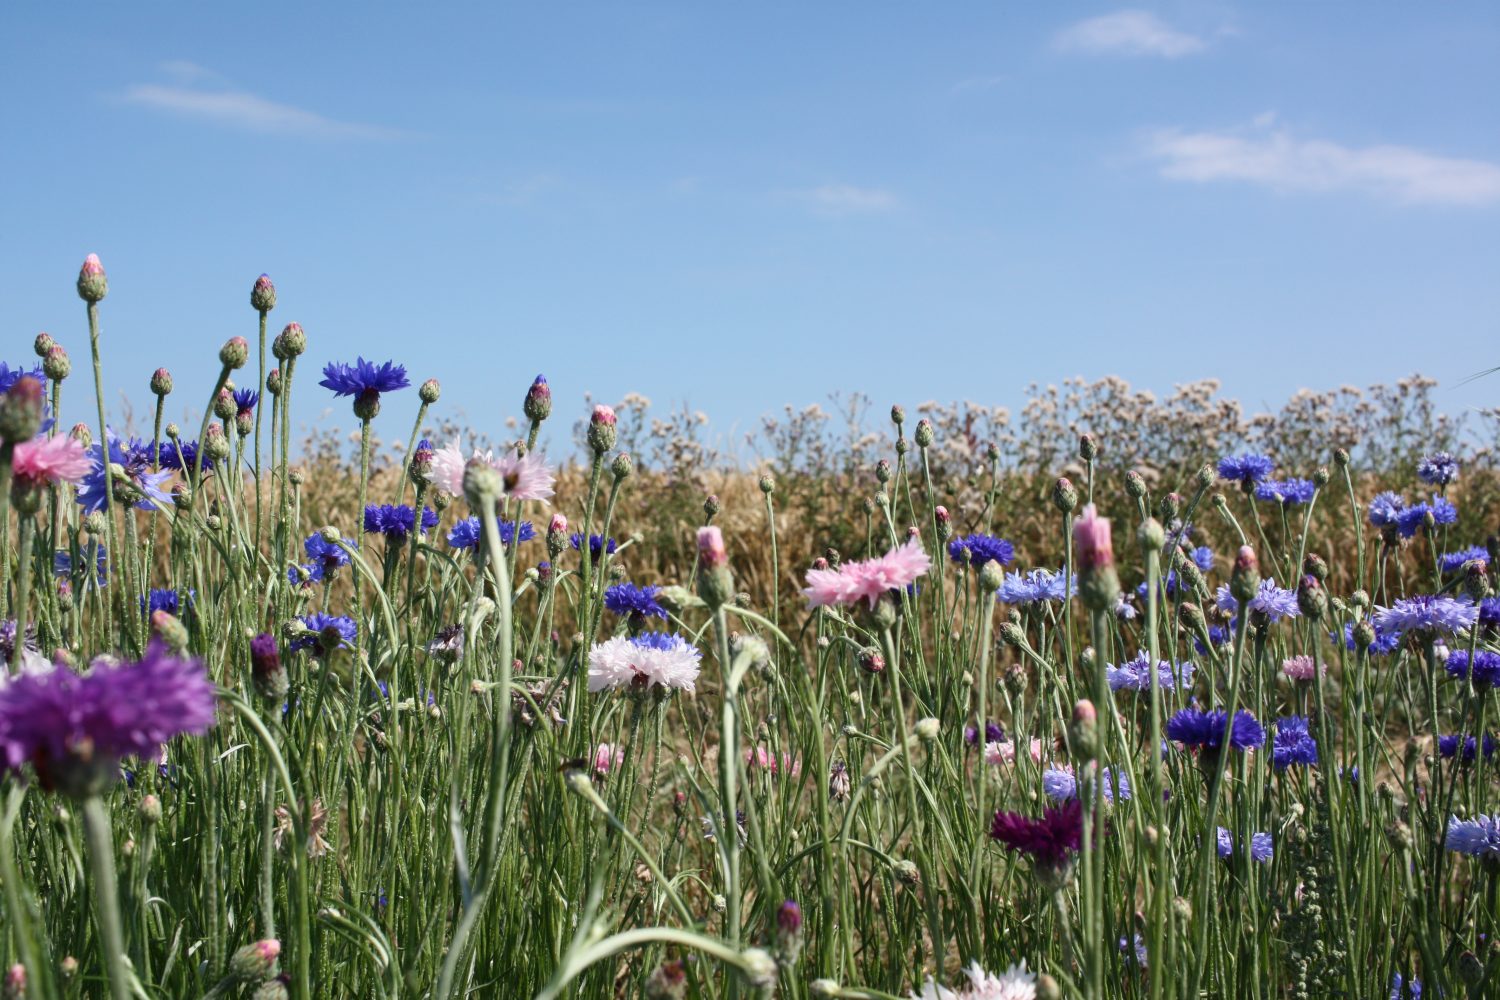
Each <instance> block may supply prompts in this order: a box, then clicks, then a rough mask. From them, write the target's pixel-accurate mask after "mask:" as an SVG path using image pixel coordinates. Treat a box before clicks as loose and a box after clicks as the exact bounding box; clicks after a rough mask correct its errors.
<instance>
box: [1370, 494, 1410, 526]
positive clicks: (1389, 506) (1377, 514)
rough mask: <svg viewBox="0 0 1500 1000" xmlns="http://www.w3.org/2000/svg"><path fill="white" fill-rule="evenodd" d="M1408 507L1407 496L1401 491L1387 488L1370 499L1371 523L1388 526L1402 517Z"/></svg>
mask: <svg viewBox="0 0 1500 1000" xmlns="http://www.w3.org/2000/svg"><path fill="white" fill-rule="evenodd" d="M1405 509H1406V498H1405V497H1404V496H1402V495H1401V494H1399V493H1392V492H1391V491H1389V490H1386V491H1385V492H1384V493H1377V494H1375V499H1373V500H1371V501H1370V524H1371V525H1373V526H1374V527H1377V528H1388V527H1390V526H1391V525H1393V524H1395V523H1397V522H1398V521H1399V520H1400V519H1401V512H1402V511H1403V510H1405Z"/></svg>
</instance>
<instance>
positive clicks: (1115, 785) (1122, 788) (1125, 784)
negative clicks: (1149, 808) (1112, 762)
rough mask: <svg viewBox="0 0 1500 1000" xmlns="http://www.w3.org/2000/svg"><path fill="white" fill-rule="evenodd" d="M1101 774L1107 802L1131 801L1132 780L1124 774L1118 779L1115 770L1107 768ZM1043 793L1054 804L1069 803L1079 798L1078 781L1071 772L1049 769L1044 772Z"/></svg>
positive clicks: (1055, 768) (1054, 768)
mask: <svg viewBox="0 0 1500 1000" xmlns="http://www.w3.org/2000/svg"><path fill="white" fill-rule="evenodd" d="M1100 774H1101V776H1102V777H1103V779H1104V780H1103V783H1102V785H1101V787H1102V788H1103V789H1104V798H1105V801H1107V802H1129V801H1130V779H1129V778H1127V777H1126V776H1125V775H1124V773H1123V772H1122V773H1121V774H1120V775H1119V776H1118V777H1116V775H1115V774H1114V769H1113V768H1109V767H1106V768H1104V769H1103V770H1102V771H1101V772H1100ZM1042 791H1043V793H1045V794H1046V796H1047V798H1049V799H1051V800H1052V801H1054V802H1067V801H1068V800H1069V799H1075V798H1077V797H1078V779H1077V778H1076V777H1074V776H1073V773H1072V772H1071V771H1064V770H1063V769H1062V768H1058V767H1049V768H1047V770H1045V771H1043V772H1042Z"/></svg>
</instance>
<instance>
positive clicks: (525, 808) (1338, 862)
mask: <svg viewBox="0 0 1500 1000" xmlns="http://www.w3.org/2000/svg"><path fill="white" fill-rule="evenodd" d="M108 291H109V287H108V283H107V279H106V274H105V270H104V267H103V265H102V264H101V263H100V261H99V260H98V258H97V257H94V256H92V255H91V256H89V257H88V258H87V260H86V261H85V263H84V265H83V268H82V271H81V273H80V274H79V276H78V280H77V294H78V296H79V298H81V300H82V302H83V305H84V308H82V309H79V308H77V305H76V303H75V302H73V301H72V300H71V292H70V291H69V290H68V288H67V285H66V281H65V280H63V281H60V282H59V288H58V295H57V316H58V318H57V321H56V324H55V330H56V332H55V333H53V334H50V335H49V334H41V335H40V336H38V337H37V338H36V341H35V352H36V355H37V357H38V360H37V361H36V362H28V363H26V364H20V365H10V364H7V365H3V366H0V392H3V395H0V479H3V482H0V503H3V504H5V505H6V508H5V509H4V510H3V511H0V552H3V555H4V558H3V559H0V571H3V574H4V576H3V579H0V605H3V612H0V621H3V624H0V654H3V656H4V658H5V661H6V664H7V667H6V669H5V671H4V675H3V683H0V764H3V767H4V773H3V777H0V886H3V890H4V891H3V894H0V968H3V969H4V983H3V987H0V994H3V996H4V997H7V998H19V997H36V998H47V1000H52V998H59V997H70V998H71V997H109V998H111V1000H126V998H132V997H148V998H155V997H174V998H175V997H200V996H201V997H254V998H256V1000H275V998H282V997H296V998H312V997H320V998H322V997H330V998H331V997H382V998H396V997H411V998H432V1000H452V998H457V997H527V998H531V997H535V998H541V1000H549V998H557V997H588V998H604V997H648V998H655V1000H664V998H683V997H693V998H713V1000H734V998H751V997H770V996H785V997H794V998H809V997H829V998H832V997H843V998H867V1000H892V998H908V997H916V998H919V1000H940V998H941V1000H948V998H974V1000H1030V998H1055V997H1089V998H1094V997H1132V998H1151V1000H1161V998H1198V997H1256V998H1273V997H1350V998H1365V1000H1373V998H1381V1000H1384V998H1387V997H1389V998H1392V1000H1396V998H1414V997H1420V996H1424V995H1425V996H1428V997H1434V996H1441V997H1450V998H1451V997H1474V998H1477V997H1492V996H1497V995H1500V950H1497V948H1496V934H1497V933H1500V801H1497V797H1496V782H1497V779H1500V766H1497V765H1500V762H1496V761H1494V760H1493V755H1494V752H1495V750H1496V747H1497V743H1496V738H1495V735H1494V733H1495V731H1496V729H1497V728H1500V707H1497V706H1493V705H1491V702H1492V701H1493V700H1494V694H1493V693H1492V692H1493V691H1494V690H1495V688H1496V687H1497V686H1500V597H1497V596H1494V595H1495V588H1496V584H1497V574H1500V540H1497V538H1496V535H1495V534H1493V533H1492V532H1494V531H1495V530H1496V528H1495V524H1496V519H1497V517H1500V479H1497V476H1496V472H1495V468H1494V454H1495V452H1494V437H1495V435H1494V432H1493V430H1494V427H1495V426H1496V423H1497V422H1496V419H1495V417H1496V415H1495V413H1493V412H1488V413H1482V414H1478V415H1477V416H1475V417H1473V419H1472V420H1471V421H1469V422H1465V421H1464V420H1457V419H1453V418H1450V417H1448V416H1445V415H1443V414H1441V413H1440V412H1439V410H1438V408H1437V407H1436V405H1435V404H1434V402H1433V399H1434V397H1433V393H1432V388H1433V384H1432V383H1431V382H1430V381H1428V380H1424V379H1421V378H1420V377H1412V378H1409V379H1403V380H1402V381H1400V382H1398V383H1395V384H1394V385H1393V386H1390V387H1375V388H1372V389H1370V390H1361V389H1354V388H1349V387H1345V388H1342V389H1338V390H1334V391H1332V392H1328V393H1321V392H1314V391H1308V392H1306V393H1303V394H1301V395H1299V396H1298V397H1296V398H1294V399H1293V400H1291V401H1289V402H1288V403H1287V405H1286V407H1285V409H1284V410H1283V411H1281V412H1280V413H1276V414H1270V415H1267V416H1264V417H1252V418H1246V417H1245V416H1244V414H1242V413H1241V412H1240V410H1239V408H1238V406H1237V405H1236V404H1234V403H1232V402H1229V401H1225V400H1222V399H1220V398H1219V397H1218V396H1217V393H1216V387H1214V386H1213V385H1212V384H1205V383H1195V384H1192V385H1188V386H1184V387H1181V388H1179V390H1178V391H1177V393H1176V395H1174V396H1172V397H1170V398H1167V399H1157V398H1156V397H1153V396H1150V395H1148V394H1141V393H1137V392H1134V391H1133V390H1131V389H1130V388H1129V387H1128V386H1126V385H1124V384H1123V383H1122V382H1120V381H1119V380H1105V381H1103V382H1099V383H1093V384H1086V383H1083V382H1069V383H1065V384H1064V385H1063V386H1062V387H1055V386H1046V387H1041V386H1034V387H1032V388H1031V390H1029V394H1028V399H1029V402H1028V403H1027V405H1026V407H1025V409H1024V410H1023V411H1022V412H1021V413H1020V415H1019V417H1018V418H1016V419H1014V420H1013V419H1012V417H1011V414H1010V413H1009V412H1008V411H1004V410H1000V409H995V408H987V407H985V406H981V405H976V404H953V405H951V406H950V405H945V404H938V403H932V404H926V405H924V406H922V407H920V408H918V409H914V410H913V412H911V413H910V414H908V413H907V411H905V410H904V409H903V408H902V407H901V406H899V405H898V406H894V407H892V408H891V410H890V413H889V419H888V420H886V419H885V415H884V408H883V407H881V408H880V414H879V416H878V417H876V418H872V417H871V415H870V411H871V409H872V408H871V406H870V405H869V403H868V401H867V400H864V399H863V398H862V397H859V396H853V397H848V396H846V397H839V399H838V402H837V404H836V405H835V407H834V409H833V411H831V412H829V411H824V410H823V409H821V408H811V409H808V410H800V411H799V410H791V409H788V410H787V411H785V413H784V414H782V415H780V416H776V417H769V418H767V420H766V422H765V424H764V425H763V426H762V427H760V428H758V429H757V430H756V431H754V432H752V433H751V434H750V435H749V436H748V438H747V439H746V440H745V441H744V442H743V443H742V444H740V443H736V444H735V445H734V446H733V447H729V446H726V445H724V444H723V442H722V441H720V442H718V443H712V442H711V441H710V440H709V439H707V438H706V436H705V435H706V431H705V430H704V425H703V422H702V421H701V420H699V419H697V418H696V417H695V416H694V415H693V414H690V413H687V412H683V413H680V414H668V415H667V416H665V417H658V416H651V415H650V414H649V404H648V403H646V401H644V400H641V399H639V398H638V397H627V399H625V400H623V401H621V403H620V405H605V404H603V403H598V402H595V401H592V400H589V401H586V402H585V401H582V391H581V390H582V387H570V388H568V390H567V391H568V393H569V394H570V396H572V398H574V399H575V400H579V402H577V403H576V404H569V403H564V402H563V401H562V399H561V397H558V398H554V395H553V393H554V387H555V386H564V385H567V384H568V379H567V372H566V371H565V370H558V371H549V372H548V373H547V376H548V377H550V378H552V379H553V381H549V380H548V377H543V376H537V377H536V378H535V379H534V380H530V378H529V372H528V374H527V376H526V377H522V378H518V379H517V380H516V381H515V382H514V384H513V385H511V386H510V387H509V388H508V389H506V388H504V387H503V386H502V390H501V398H500V399H499V400H498V401H497V402H496V404H495V409H494V412H492V413H484V414H480V415H477V417H476V422H478V423H480V426H476V427H474V428H472V429H471V428H466V427H460V426H458V425H457V424H456V423H455V422H454V421H453V420H452V419H451V418H449V417H447V416H445V415H444V413H443V410H442V406H441V386H440V383H439V382H438V380H437V379H436V378H427V379H426V381H419V378H420V377H425V376H428V375H435V376H441V374H442V373H441V372H426V371H420V370H418V367H419V365H425V364H427V363H428V361H427V359H423V358H408V359H399V358H398V359H390V360H387V359H380V360H378V361H371V360H366V359H365V358H362V357H355V358H347V357H339V358H334V357H327V356H326V355H325V353H324V352H323V351H322V350H320V348H319V343H318V332H317V331H316V330H308V331H304V330H303V329H302V327H301V326H299V325H298V324H297V323H296V322H291V323H286V324H282V323H280V322H275V323H273V322H272V319H271V317H272V315H273V313H274V312H275V309H276V304H277V296H276V288H275V286H274V285H273V284H272V282H271V280H270V279H269V278H268V277H266V276H264V275H262V276H261V277H260V278H259V279H258V280H256V281H255V282H254V283H253V285H252V287H251V291H250V296H249V305H250V309H249V310H244V309H243V307H242V306H239V307H235V308H231V306H230V305H229V304H226V307H225V309H224V311H223V314H222V316H220V317H217V318H216V319H217V320H221V321H222V322H223V323H225V324H231V325H232V324H235V323H239V324H240V325H241V326H243V328H244V330H243V332H244V333H245V336H244V337H240V336H235V337H232V338H231V339H229V340H228V341H227V342H226V343H224V344H223V346H222V348H220V350H219V354H218V359H219V362H220V373H219V376H218V378H217V380H216V381H215V382H214V383H213V384H211V385H194V386H187V385H179V384H175V383H174V381H173V378H172V375H171V374H170V372H169V371H167V370H166V369H165V368H160V369H156V370H155V371H154V372H153V371H152V367H153V364H154V361H153V360H152V359H150V358H149V357H148V355H149V352H150V350H151V345H149V344H140V345H137V347H136V348H135V356H137V357H140V358H144V359H145V360H144V361H143V362H142V370H141V371H139V372H135V371H131V372H109V373H106V372H104V371H102V369H101V364H100V354H99V343H100V341H101V338H105V337H107V336H108V335H109V334H108V330H107V328H108V318H109V317H108V311H109V302H108V298H107V294H106V293H107V292H108ZM120 294H128V292H127V291H125V290H120ZM279 319H280V317H278V320H279ZM278 328H279V332H277V331H278ZM65 344H67V345H70V346H71V348H72V350H71V353H70V351H69V349H67V348H65V347H64V345H65ZM209 349H211V348H205V350H209ZM514 353H518V354H519V355H521V356H522V357H523V358H524V355H525V353H526V352H525V351H524V350H522V351H518V352H514ZM554 356H556V355H554ZM86 357H88V358H91V361H92V364H91V365H90V364H87V363H85V361H84V360H83V359H84V358H86ZM75 364H77V365H79V368H78V369H77V370H75V368H74V365H75ZM1478 366H1479V365H1478V363H1476V367H1478ZM90 369H91V370H90ZM115 384H126V385H136V384H139V385H140V386H141V390H142V391H141V393H140V398H142V399H149V400H150V401H151V407H150V408H149V409H148V410H147V411H146V412H148V413H150V414H152V417H151V420H150V422H149V426H146V427H141V428H134V427H127V426H124V425H123V424H122V425H120V426H116V425H115V424H113V423H112V422H111V415H110V413H109V412H108V410H107V407H106V404H107V402H108V397H107V394H106V389H105V387H106V385H115ZM64 389H67V391H66V392H64ZM147 391H149V394H150V395H149V396H147V395H146V392H147ZM559 392H561V390H559ZM506 393H509V395H508V396H507V395H506ZM169 397H172V398H173V399H174V401H175V400H181V399H183V398H186V399H187V400H188V401H189V402H188V404H187V405H188V406H189V407H190V408H191V409H192V412H195V413H196V412H200V411H199V410H198V407H200V406H201V407H202V410H201V413H202V416H201V421H199V422H198V424H197V426H190V427H186V428H184V427H179V426H177V425H176V424H171V423H168V424H166V425H164V424H163V418H164V413H165V412H166V405H167V403H166V401H167V399H168V398H169ZM335 402H336V403H337V405H338V406H339V408H340V412H346V413H347V416H345V418H344V421H345V423H344V428H345V429H346V430H348V429H353V430H355V431H357V437H356V438H355V439H353V443H352V446H351V444H350V442H349V441H348V440H347V439H345V438H344V437H342V436H341V435H338V434H332V435H327V436H321V437H320V436H319V435H317V434H304V433H302V432H301V431H300V430H298V428H299V427H302V426H303V425H302V424H299V422H298V417H297V416H296V414H297V413H298V412H299V411H314V410H317V409H321V408H323V407H325V406H327V405H330V403H335ZM345 405H347V406H349V408H350V409H349V410H348V411H343V409H342V408H343V407H344V406H345ZM575 419H576V420H577V422H576V424H575V423H574V420H575ZM1487 433H1488V440H1487V436H1486V435H1487ZM549 449H551V451H550V453H549Z"/></svg>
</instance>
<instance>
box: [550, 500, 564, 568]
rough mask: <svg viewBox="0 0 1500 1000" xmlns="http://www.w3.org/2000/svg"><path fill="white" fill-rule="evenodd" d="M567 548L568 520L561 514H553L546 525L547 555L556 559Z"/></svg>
mask: <svg viewBox="0 0 1500 1000" xmlns="http://www.w3.org/2000/svg"><path fill="white" fill-rule="evenodd" d="M567 547H568V519H567V518H566V517H565V516H563V514H562V513H561V512H559V513H556V514H553V515H552V520H551V522H550V523H549V524H548V525H547V554H548V555H550V556H551V557H552V558H553V559H556V558H557V557H558V556H559V555H561V554H562V551H563V550H564V549H566V548H567Z"/></svg>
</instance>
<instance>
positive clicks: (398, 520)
mask: <svg viewBox="0 0 1500 1000" xmlns="http://www.w3.org/2000/svg"><path fill="white" fill-rule="evenodd" d="M437 523H438V517H437V515H436V514H434V513H433V512H432V508H430V507H423V508H422V534H424V535H425V534H427V532H428V531H430V530H431V529H432V528H435V527H437ZM416 524H417V514H416V511H414V510H412V509H411V507H409V506H407V505H406V504H400V505H399V506H398V505H394V504H388V503H385V504H373V503H372V504H369V505H368V506H366V507H365V533H366V534H380V535H384V536H385V537H386V538H387V539H389V540H390V541H392V542H398V543H399V542H404V541H406V539H407V538H408V537H409V536H410V535H411V533H412V529H413V528H415V527H416Z"/></svg>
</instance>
